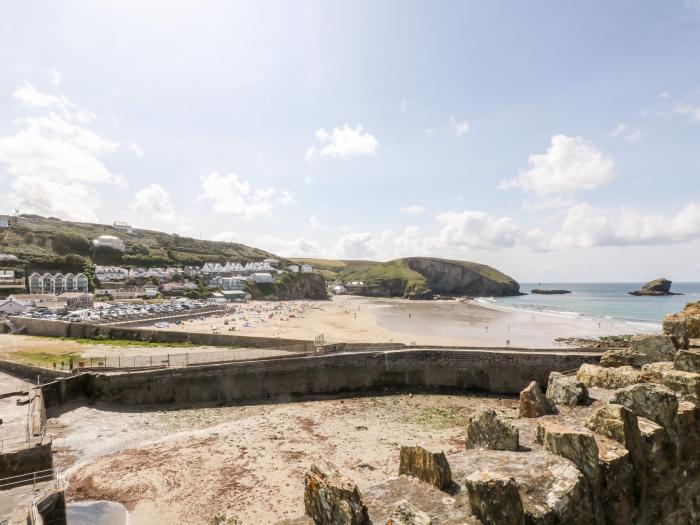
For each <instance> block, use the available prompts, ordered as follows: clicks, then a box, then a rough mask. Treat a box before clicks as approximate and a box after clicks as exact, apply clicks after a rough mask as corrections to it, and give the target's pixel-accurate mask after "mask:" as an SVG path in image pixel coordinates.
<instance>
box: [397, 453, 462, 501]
mask: <svg viewBox="0 0 700 525" xmlns="http://www.w3.org/2000/svg"><path fill="white" fill-rule="evenodd" d="M402 474H403V475H405V476H412V477H414V478H418V479H419V480H421V481H424V482H426V483H430V484H431V485H433V486H434V487H437V488H439V489H441V490H444V489H446V488H448V487H449V486H450V485H451V484H452V472H451V470H450V464H449V463H448V462H447V458H446V457H445V454H444V453H442V452H430V451H428V450H426V449H425V448H423V447H421V446H415V447H407V446H404V447H401V457H400V461H399V475H402Z"/></svg>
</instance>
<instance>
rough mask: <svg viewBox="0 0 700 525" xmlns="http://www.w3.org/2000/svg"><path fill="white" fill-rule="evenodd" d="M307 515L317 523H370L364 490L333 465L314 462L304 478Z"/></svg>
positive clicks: (368, 524) (347, 524) (339, 524)
mask: <svg viewBox="0 0 700 525" xmlns="http://www.w3.org/2000/svg"><path fill="white" fill-rule="evenodd" d="M304 507H305V509H306V515H307V516H309V517H310V518H311V519H312V520H313V521H314V523H315V524H316V525H370V523H371V522H370V520H369V514H368V512H367V507H366V506H365V505H364V503H362V494H361V493H360V490H359V489H358V488H357V485H355V484H354V483H353V482H352V481H351V480H349V479H348V478H346V477H345V476H343V475H342V474H341V473H340V472H339V471H338V470H337V469H336V468H335V467H334V466H333V465H331V464H330V463H324V464H320V465H312V466H311V469H310V470H309V471H308V472H307V473H306V476H305V478H304Z"/></svg>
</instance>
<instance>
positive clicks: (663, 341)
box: [630, 334, 676, 362]
mask: <svg viewBox="0 0 700 525" xmlns="http://www.w3.org/2000/svg"><path fill="white" fill-rule="evenodd" d="M630 350H631V351H633V352H639V353H640V354H644V355H646V356H647V357H648V358H649V359H650V360H651V362H656V361H673V357H674V356H675V355H676V346H675V345H674V344H673V339H672V338H671V336H670V335H648V334H647V335H635V336H633V337H632V339H630Z"/></svg>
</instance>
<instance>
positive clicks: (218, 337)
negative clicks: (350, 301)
mask: <svg viewBox="0 0 700 525" xmlns="http://www.w3.org/2000/svg"><path fill="white" fill-rule="evenodd" d="M11 320H12V322H13V323H14V324H15V326H16V327H18V328H19V329H21V333H22V334H25V335H39V336H50V337H73V338H88V339H92V338H95V337H97V336H100V337H107V338H110V339H127V340H132V341H151V342H154V343H192V344H195V345H206V346H246V347H255V348H280V347H285V348H289V350H293V351H294V350H296V351H300V352H307V351H311V350H313V349H314V343H313V341H307V340H303V339H281V338H276V337H252V336H243V335H230V334H203V333H196V332H179V331H171V330H157V329H153V328H131V327H125V326H108V325H98V324H91V323H69V322H65V321H54V320H50V319H31V318H27V317H12V318H11Z"/></svg>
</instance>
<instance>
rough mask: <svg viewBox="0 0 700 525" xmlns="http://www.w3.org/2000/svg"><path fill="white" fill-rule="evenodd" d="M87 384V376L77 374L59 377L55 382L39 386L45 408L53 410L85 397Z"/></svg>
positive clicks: (88, 380) (88, 378) (88, 376)
mask: <svg viewBox="0 0 700 525" xmlns="http://www.w3.org/2000/svg"><path fill="white" fill-rule="evenodd" d="M89 382H90V375H89V374H77V375H74V376H71V377H67V378H63V377H60V378H58V379H57V380H56V381H51V382H50V383H45V384H43V385H41V390H42V391H43V393H44V405H45V406H46V408H54V407H58V406H61V405H63V404H64V403H68V402H69V401H73V400H75V399H80V398H82V397H85V394H86V392H87V388H88V384H89Z"/></svg>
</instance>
